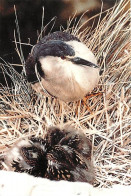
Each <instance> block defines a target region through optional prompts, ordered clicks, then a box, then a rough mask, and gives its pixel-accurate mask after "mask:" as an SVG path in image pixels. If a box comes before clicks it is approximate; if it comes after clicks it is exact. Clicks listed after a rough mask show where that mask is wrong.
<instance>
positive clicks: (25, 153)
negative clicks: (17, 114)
mask: <svg viewBox="0 0 131 196" xmlns="http://www.w3.org/2000/svg"><path fill="white" fill-rule="evenodd" d="M3 163H4V164H3V165H4V167H5V168H6V169H7V170H13V171H17V172H26V173H29V174H31V175H33V176H37V177H38V176H40V177H44V178H48V179H50V180H68V181H81V182H89V183H92V182H93V180H94V172H93V166H92V161H91V143H90V140H89V139H87V138H86V137H85V135H84V134H83V133H82V130H80V131H77V130H75V129H74V128H71V127H68V128H64V129H59V128H57V127H51V128H49V129H48V131H47V134H46V135H45V137H44V138H43V139H42V138H37V137H30V138H26V139H21V140H20V141H18V142H17V143H16V144H14V145H13V146H12V147H11V148H10V149H9V150H8V151H7V152H6V153H5V156H4V162H3Z"/></svg>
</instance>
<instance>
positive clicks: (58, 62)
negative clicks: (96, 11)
mask: <svg viewBox="0 0 131 196" xmlns="http://www.w3.org/2000/svg"><path fill="white" fill-rule="evenodd" d="M25 70H26V75H27V80H28V81H29V82H31V83H32V87H33V88H34V89H35V90H36V91H37V92H40V93H42V94H45V92H46V93H48V94H49V95H51V96H53V97H56V98H58V99H60V100H62V101H65V102H69V101H76V100H80V99H82V98H83V97H84V96H86V95H87V94H88V93H89V92H90V91H91V90H93V89H94V87H95V86H96V85H97V84H98V81H99V67H98V66H97V61H96V58H95V56H94V54H93V53H92V52H91V51H90V50H89V48H88V47H87V46H86V45H85V44H84V43H82V42H80V40H79V39H78V38H77V37H75V36H73V35H71V34H69V33H67V32H61V31H57V32H54V33H52V34H49V35H47V36H45V37H44V38H42V39H41V40H40V41H39V42H38V43H37V44H36V45H35V46H34V47H33V48H32V51H31V53H30V54H29V56H28V58H27V61H26V65H25Z"/></svg>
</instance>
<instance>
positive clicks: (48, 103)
mask: <svg viewBox="0 0 131 196" xmlns="http://www.w3.org/2000/svg"><path fill="white" fill-rule="evenodd" d="M127 3H129V1H128V2H127V1H121V2H120V3H119V4H117V5H115V6H114V7H113V8H112V9H109V10H107V11H106V13H105V16H104V18H103V19H101V14H100V16H99V21H98V25H97V27H96V28H95V29H94V30H93V28H92V27H90V28H89V27H87V28H84V30H83V26H84V25H85V24H83V25H81V26H80V25H79V24H80V21H79V22H78V23H77V24H75V23H74V25H73V27H72V28H70V25H71V23H72V22H73V20H72V19H71V20H69V22H68V25H67V26H68V27H67V29H66V30H65V31H68V32H70V33H72V34H74V35H75V36H77V37H78V38H79V39H80V40H81V41H82V42H84V43H85V44H86V45H87V46H88V47H89V48H90V49H91V50H92V51H93V53H94V54H95V56H96V58H97V61H98V64H99V66H100V67H101V77H100V81H99V85H98V87H97V88H95V89H94V91H93V92H92V93H91V95H90V96H88V99H87V101H86V104H87V106H88V107H87V106H85V105H83V104H82V101H80V102H70V103H65V102H62V101H59V100H57V99H55V98H51V97H46V96H42V95H38V94H36V93H35V92H34V91H32V89H31V87H30V85H29V84H28V83H27V81H26V79H25V78H24V75H23V74H19V73H18V72H16V71H15V69H14V68H13V65H8V64H7V63H6V62H4V63H3V65H1V66H2V69H3V73H6V74H8V75H9V76H10V77H11V79H12V82H13V83H14V86H13V87H12V88H9V87H8V86H7V87H2V88H1V89H0V156H2V155H3V154H4V153H5V151H6V150H7V149H8V147H10V146H12V145H13V144H14V142H16V141H18V140H19V139H20V138H22V137H27V136H32V135H33V136H41V137H42V136H43V135H44V134H45V133H46V131H47V128H48V127H49V126H53V125H57V126H58V125H59V126H60V127H61V126H64V124H68V125H71V126H74V127H75V128H77V129H82V130H83V132H84V133H85V134H86V136H87V137H89V138H90V139H91V141H92V154H93V160H94V167H95V183H94V185H95V186H98V187H110V186H112V185H114V184H123V185H129V184H130V178H131V175H130V174H131V173H130V170H131V168H130V164H131V154H130V144H131V142H130V140H131V135H130V127H131V126H130V125H131V119H130V108H129V102H130V91H129V90H130V78H129V76H130V67H129V60H130V43H129V38H130V32H129V21H130V14H129V9H126V7H127ZM94 20H95V18H94ZM86 22H87V21H86ZM16 25H17V32H18V34H19V28H18V20H17V17H16ZM19 46H20V47H19ZM19 48H20V50H19ZM16 49H17V52H18V54H19V56H20V59H21V62H22V64H24V57H23V55H22V50H21V42H20V37H19V44H16ZM7 67H8V69H7ZM7 70H8V71H7ZM95 93H96V94H95ZM97 93H98V95H97ZM93 94H95V96H94V95H93Z"/></svg>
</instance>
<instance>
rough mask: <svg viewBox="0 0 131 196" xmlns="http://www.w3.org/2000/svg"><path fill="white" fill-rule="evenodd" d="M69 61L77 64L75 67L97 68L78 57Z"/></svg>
mask: <svg viewBox="0 0 131 196" xmlns="http://www.w3.org/2000/svg"><path fill="white" fill-rule="evenodd" d="M70 61H71V62H73V63H75V64H77V65H85V66H89V67H93V68H99V67H98V66H97V65H95V64H94V63H91V62H90V61H87V60H85V59H82V58H80V57H74V58H70Z"/></svg>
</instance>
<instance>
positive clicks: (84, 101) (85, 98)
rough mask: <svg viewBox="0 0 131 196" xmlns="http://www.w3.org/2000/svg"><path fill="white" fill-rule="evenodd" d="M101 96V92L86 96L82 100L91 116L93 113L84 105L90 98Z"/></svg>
mask: <svg viewBox="0 0 131 196" xmlns="http://www.w3.org/2000/svg"><path fill="white" fill-rule="evenodd" d="M102 94H103V92H98V93H93V94H91V95H87V96H85V97H84V98H83V100H82V102H83V104H84V105H85V106H86V108H87V110H88V111H89V112H90V113H91V114H93V111H92V110H91V109H90V107H89V106H88V105H87V104H86V101H87V99H90V98H91V97H95V96H98V95H102Z"/></svg>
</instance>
